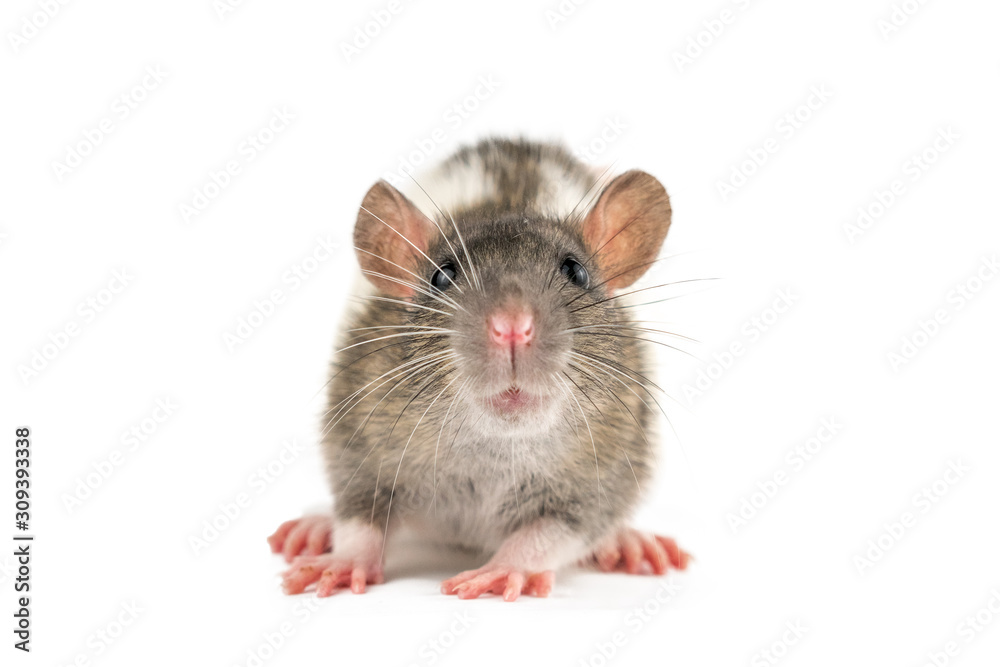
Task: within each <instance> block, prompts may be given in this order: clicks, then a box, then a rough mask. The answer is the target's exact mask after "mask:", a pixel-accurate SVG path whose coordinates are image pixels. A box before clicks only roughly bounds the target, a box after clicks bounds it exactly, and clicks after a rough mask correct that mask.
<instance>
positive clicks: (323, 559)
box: [282, 554, 385, 598]
mask: <svg viewBox="0 0 1000 667" xmlns="http://www.w3.org/2000/svg"><path fill="white" fill-rule="evenodd" d="M282 577H283V582H282V588H283V589H284V591H285V593H287V594H288V595H295V594H296V593H302V592H303V591H305V590H306V588H307V587H308V586H309V585H310V584H313V583H315V584H316V596H317V597H321V598H325V597H328V596H330V595H333V593H334V592H335V591H336V590H337V589H338V588H348V587H350V589H351V592H353V593H364V592H365V585H366V584H381V583H382V582H383V581H385V578H384V576H383V574H382V566H381V564H379V563H372V562H370V561H368V560H367V559H362V558H341V557H337V556H334V555H333V554H323V555H322V556H299V557H298V558H296V559H295V560H294V562H292V566H291V567H290V568H289V569H288V571H287V572H285V574H283V575H282Z"/></svg>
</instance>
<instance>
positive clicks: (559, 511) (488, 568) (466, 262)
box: [269, 139, 689, 600]
mask: <svg viewBox="0 0 1000 667" xmlns="http://www.w3.org/2000/svg"><path fill="white" fill-rule="evenodd" d="M608 180H609V179H605V178H604V175H603V174H601V173H599V172H597V171H596V170H594V169H593V168H592V167H590V166H587V165H585V164H583V163H581V162H579V161H578V160H577V159H575V158H574V157H573V156H572V155H571V154H570V153H569V152H567V151H566V150H565V149H563V148H561V147H559V146H557V145H552V144H545V143H535V142H530V141H526V140H517V141H510V140H502V139H490V140H485V141H482V142H480V143H478V144H477V145H474V146H469V147H465V148H463V149H461V150H459V151H458V152H457V153H456V154H454V155H453V156H452V157H450V158H449V159H448V160H447V161H445V162H444V163H443V164H442V165H441V166H440V167H439V168H438V169H437V170H436V171H435V172H433V173H432V174H431V175H430V177H429V179H426V180H421V182H420V183H419V184H418V187H420V188H421V191H422V193H423V194H424V195H425V197H426V198H427V199H428V200H429V201H430V204H429V205H426V206H425V207H424V210H421V208H419V207H418V206H417V205H415V204H414V203H413V202H412V201H411V200H410V199H408V198H407V197H406V196H404V195H403V194H402V193H401V192H399V191H398V190H397V189H395V188H394V187H393V186H391V185H390V184H389V183H387V182H385V181H379V182H378V183H376V184H375V185H374V186H373V187H372V188H371V189H370V190H369V191H368V193H367V194H366V195H365V197H364V201H363V203H362V205H361V210H360V212H359V214H358V218H357V223H356V225H355V228H354V244H355V249H356V252H357V258H358V261H359V263H360V265H361V270H362V273H363V274H364V275H365V276H366V278H367V280H368V283H369V287H370V289H369V292H370V293H369V294H367V295H365V296H363V297H361V299H362V303H363V306H362V307H361V308H360V309H358V311H357V312H355V313H353V314H351V315H350V316H349V318H348V320H347V323H346V326H345V332H344V334H343V336H342V340H341V341H340V349H339V350H338V351H337V352H336V354H335V357H334V361H333V364H332V367H333V372H334V375H333V379H332V381H331V382H330V383H329V394H328V397H329V410H328V411H327V412H326V415H325V417H324V423H323V426H324V435H323V453H324V457H325V461H326V469H327V473H328V475H329V479H330V483H331V486H332V490H333V496H334V510H333V515H332V517H331V516H330V515H327V516H307V517H304V518H302V519H297V520H293V521H288V522H286V523H284V524H283V525H282V526H281V527H280V528H279V529H278V530H277V532H275V533H274V535H272V536H271V537H270V538H269V542H270V543H271V548H272V550H273V551H274V552H276V553H283V554H284V556H285V558H286V560H289V561H291V563H292V564H291V567H290V569H289V570H288V571H287V572H286V573H285V574H284V588H285V591H286V592H287V593H301V592H303V591H304V590H305V589H306V588H307V587H309V586H311V585H313V584H315V585H316V589H317V593H318V595H320V596H327V595H330V594H332V593H333V592H335V591H336V590H338V589H340V588H348V587H349V588H350V589H351V590H352V591H354V592H355V593H361V592H363V591H364V590H365V587H366V585H367V584H374V583H381V582H382V581H383V562H384V553H385V545H386V538H387V536H388V535H389V534H390V533H392V532H393V531H394V530H395V529H396V528H398V527H399V526H400V525H402V524H407V523H408V524H411V525H415V526H418V527H419V528H421V529H422V530H423V531H424V533H425V534H428V535H431V536H433V537H435V538H437V539H439V540H441V541H444V542H446V543H450V544H454V545H457V546H460V547H463V548H467V549H475V550H477V551H479V552H481V553H483V554H488V555H489V560H488V561H487V562H486V564H485V565H483V566H482V567H480V568H478V569H475V570H470V571H467V572H462V573H460V574H458V575H456V576H454V577H452V578H450V579H448V580H446V581H445V582H444V583H443V585H442V591H443V592H444V593H445V594H449V595H451V594H457V595H458V597H460V598H475V597H478V596H480V595H482V594H485V593H494V594H498V595H502V596H503V598H504V599H505V600H515V599H517V597H518V596H519V595H521V594H522V593H524V594H534V595H537V596H546V595H548V594H549V592H550V591H551V589H552V586H553V582H554V572H555V571H556V570H558V569H559V568H561V567H563V566H565V565H568V564H572V563H576V562H580V561H590V562H594V563H596V564H598V565H599V566H600V567H601V568H602V569H604V570H624V571H627V572H633V573H638V572H642V571H652V572H655V573H657V574H662V573H664V572H665V571H666V570H667V569H668V568H669V567H675V568H679V569H683V568H684V567H686V565H687V562H688V559H689V556H688V554H686V553H685V552H684V551H682V550H681V549H679V548H678V546H677V544H676V542H675V541H674V540H672V539H669V538H666V537H659V536H656V535H651V534H648V533H643V532H640V531H637V530H635V529H632V528H630V527H629V526H628V523H627V522H628V520H629V518H630V516H631V514H632V512H633V511H634V510H635V508H636V505H637V503H638V502H639V500H640V494H641V488H642V485H643V484H644V483H645V482H646V481H647V480H648V479H649V478H650V475H651V472H652V464H653V459H654V448H653V445H652V443H651V442H650V440H649V439H648V431H649V429H650V427H651V426H652V425H653V423H654V412H653V408H652V407H651V405H655V401H656V399H655V398H653V396H652V394H651V393H649V386H650V383H649V382H648V379H647V377H648V376H647V374H648V372H649V371H648V359H647V353H648V350H647V347H648V345H649V343H648V342H644V340H645V339H644V338H643V336H642V335H641V334H640V333H638V332H642V331H644V329H642V328H640V327H638V326H637V325H636V324H634V323H633V322H632V321H631V320H630V319H629V317H628V315H627V314H626V313H627V312H629V311H628V310H626V309H623V308H621V307H620V306H621V305H622V302H621V301H619V298H620V297H621V296H624V295H625V293H624V292H623V290H624V289H625V288H627V287H628V286H629V285H631V284H632V283H633V282H634V281H635V280H637V279H638V278H639V277H640V276H641V275H642V274H643V273H644V272H645V271H646V268H647V267H648V266H649V265H650V264H651V263H653V262H654V261H655V260H656V257H657V254H658V252H659V250H660V246H661V244H662V243H663V239H664V237H665V236H666V233H667V229H668V227H669V226H670V218H671V208H670V200H669V197H668V196H667V192H666V190H665V189H664V188H663V186H662V185H661V184H660V183H659V181H657V180H656V179H655V178H654V177H653V176H650V175H649V174H647V173H645V172H642V171H628V172H626V173H623V174H621V175H619V176H617V177H616V178H614V179H613V180H610V182H607V181H608ZM602 185H603V187H601V186H602ZM414 198H416V196H415V197H414ZM595 200H596V201H595ZM331 549H332V550H331ZM484 557H485V556H484Z"/></svg>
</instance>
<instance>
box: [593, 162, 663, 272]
mask: <svg viewBox="0 0 1000 667" xmlns="http://www.w3.org/2000/svg"><path fill="white" fill-rule="evenodd" d="M670 215H671V210H670V198H669V197H668V196H667V191H666V190H665V189H664V188H663V186H662V185H661V184H660V182H659V181H658V180H656V179H655V178H653V177H652V176H650V175H649V174H647V173H645V172H643V171H628V172H625V173H624V174H622V175H621V176H619V177H617V178H616V179H615V180H614V181H612V182H611V183H610V184H609V185H608V186H607V187H606V188H605V189H604V192H602V193H601V196H600V198H599V199H598V201H597V204H596V205H595V206H594V208H593V209H592V210H591V211H590V213H589V214H588V215H587V218H586V220H584V223H583V236H584V241H585V242H586V243H587V245H588V247H590V249H591V252H593V253H594V257H595V258H596V259H597V261H598V263H599V265H600V266H601V267H602V270H603V273H604V275H605V285H606V286H607V287H608V288H609V289H612V290H617V289H621V288H623V287H628V286H629V285H631V284H632V283H634V282H635V281H636V280H638V279H639V277H640V276H642V274H643V273H645V272H646V269H647V268H648V266H649V264H650V262H651V261H652V260H653V259H654V258H655V257H656V255H657V254H658V253H659V252H660V246H661V245H662V244H663V239H664V238H665V237H666V235H667V229H668V228H669V227H670Z"/></svg>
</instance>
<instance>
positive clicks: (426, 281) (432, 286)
mask: <svg viewBox="0 0 1000 667" xmlns="http://www.w3.org/2000/svg"><path fill="white" fill-rule="evenodd" d="M354 249H355V250H357V251H358V252H363V253H365V254H366V255H371V256H372V257H374V258H375V259H380V260H382V261H383V262H385V263H386V264H392V265H393V266H395V267H396V268H397V269H399V270H400V271H405V272H406V273H409V274H410V275H411V276H413V277H414V278H416V279H417V280H420V281H421V282H424V283H426V284H427V286H428V287H430V288H431V289H434V285H433V283H431V281H429V280H427V279H426V278H424V277H423V276H421V275H419V274H417V273H414V272H413V271H410V270H409V269H408V268H406V267H405V266H400V265H399V264H396V262H394V261H392V260H390V259H386V258H385V257H383V256H382V255H376V254H375V253H373V252H371V251H370V250H365V249H364V248H359V247H358V246H354ZM455 287H456V288H457V289H458V291H459V292H461V291H462V290H461V288H459V287H458V285H455Z"/></svg>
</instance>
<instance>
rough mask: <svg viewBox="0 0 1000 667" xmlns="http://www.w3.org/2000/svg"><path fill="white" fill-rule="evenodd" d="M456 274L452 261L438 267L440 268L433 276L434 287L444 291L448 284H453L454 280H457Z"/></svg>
mask: <svg viewBox="0 0 1000 667" xmlns="http://www.w3.org/2000/svg"><path fill="white" fill-rule="evenodd" d="M455 275H456V271H455V265H454V264H452V263H451V262H445V263H444V264H442V265H441V266H440V267H438V270H437V271H435V272H434V275H433V276H431V285H434V287H436V288H437V289H439V290H441V291H442V292H443V291H444V290H446V289H448V286H449V285H451V283H452V281H453V280H455Z"/></svg>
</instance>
